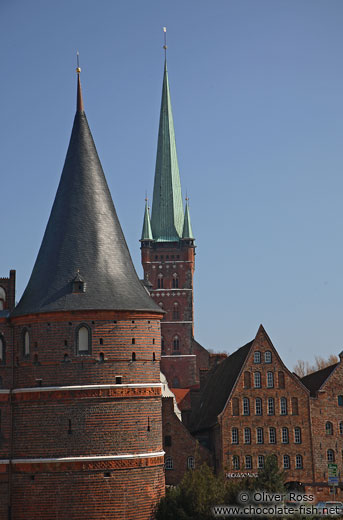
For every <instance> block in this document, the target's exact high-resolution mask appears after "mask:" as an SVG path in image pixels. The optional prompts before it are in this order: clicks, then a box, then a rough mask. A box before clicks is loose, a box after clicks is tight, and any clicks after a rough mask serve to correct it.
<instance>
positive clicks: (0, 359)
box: [0, 335, 6, 365]
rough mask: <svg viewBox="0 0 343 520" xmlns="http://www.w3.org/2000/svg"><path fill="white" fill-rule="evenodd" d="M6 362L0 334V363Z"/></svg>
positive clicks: (3, 344)
mask: <svg viewBox="0 0 343 520" xmlns="http://www.w3.org/2000/svg"><path fill="white" fill-rule="evenodd" d="M5 363H6V356H5V339H4V337H3V336H1V335H0V365H4V364H5Z"/></svg>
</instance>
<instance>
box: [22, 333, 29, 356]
mask: <svg viewBox="0 0 343 520" xmlns="http://www.w3.org/2000/svg"><path fill="white" fill-rule="evenodd" d="M23 353H24V356H29V355H30V333H29V331H28V330H27V329H24V330H23Z"/></svg>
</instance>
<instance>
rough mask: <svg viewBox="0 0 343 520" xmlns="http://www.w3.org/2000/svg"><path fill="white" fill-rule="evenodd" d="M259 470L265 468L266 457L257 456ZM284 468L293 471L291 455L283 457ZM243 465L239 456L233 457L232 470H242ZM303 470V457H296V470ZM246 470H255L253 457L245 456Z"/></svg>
mask: <svg viewBox="0 0 343 520" xmlns="http://www.w3.org/2000/svg"><path fill="white" fill-rule="evenodd" d="M256 462H257V468H258V469H262V468H264V455H257V461H256ZM282 462H283V468H284V469H291V458H290V456H289V455H283V458H282ZM240 466H241V463H240V458H239V456H238V455H233V457H232V469H240ZM302 468H303V458H302V455H296V456H295V469H302ZM244 469H253V458H252V456H251V455H245V457H244Z"/></svg>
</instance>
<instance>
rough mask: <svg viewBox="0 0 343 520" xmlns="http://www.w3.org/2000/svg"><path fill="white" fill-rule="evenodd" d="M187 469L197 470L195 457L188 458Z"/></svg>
mask: <svg viewBox="0 0 343 520" xmlns="http://www.w3.org/2000/svg"><path fill="white" fill-rule="evenodd" d="M187 469H195V461H194V457H188V458H187Z"/></svg>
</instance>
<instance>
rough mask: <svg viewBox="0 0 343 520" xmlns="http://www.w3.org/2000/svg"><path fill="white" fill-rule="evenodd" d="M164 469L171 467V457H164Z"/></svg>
mask: <svg viewBox="0 0 343 520" xmlns="http://www.w3.org/2000/svg"><path fill="white" fill-rule="evenodd" d="M164 467H165V469H173V458H172V457H166V463H165V466H164Z"/></svg>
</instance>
